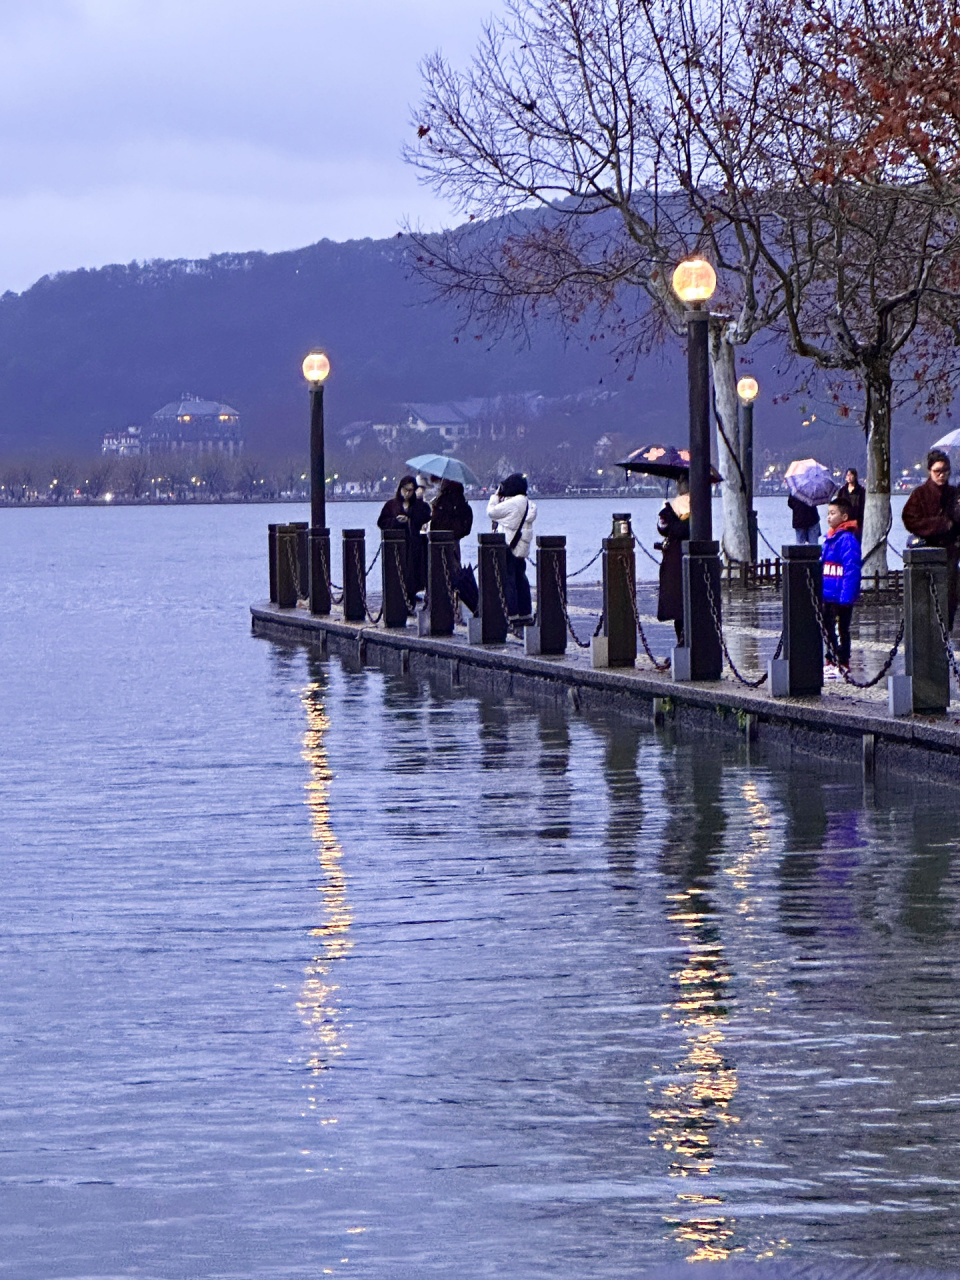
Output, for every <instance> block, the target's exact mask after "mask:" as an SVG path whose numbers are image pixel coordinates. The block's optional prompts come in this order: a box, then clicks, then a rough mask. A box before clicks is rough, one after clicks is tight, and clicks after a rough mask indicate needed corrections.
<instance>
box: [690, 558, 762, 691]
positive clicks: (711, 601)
mask: <svg viewBox="0 0 960 1280" xmlns="http://www.w3.org/2000/svg"><path fill="white" fill-rule="evenodd" d="M700 568H701V570H702V572H703V585H704V586H705V587H706V590H707V604H708V605H709V607H710V616H711V618H712V619H713V629H714V631H716V633H717V639H718V640H719V641H720V648H721V649H722V650H723V656H724V657H725V658H726V660H727V666H728V667H729V668H730V670H731V671H732V672H733V674H734V677H735V678H736V679H737V680H739V681H740V683H741V684H742V685H746V687H747V688H748V689H759V688H760V686H761V685H762V684H764V683H765V681H766V680H767V677H768V676H769V675H770V672H769V671H765V672H764V673H763V675H762V676H758V677H757V678H756V680H750V679H748V678H747V677H746V676H745V675H743V674H742V673H741V672H740V671H739V670H738V669H737V664H736V663H735V662H734V660H733V659H732V658H731V657H730V650H729V649H728V648H727V642H726V640H725V639H724V635H723V624H722V622H721V620H720V610H719V609H718V608H717V597H716V596H715V595H714V594H713V583H712V582H711V581H710V570H709V569H708V568H707V566H706V565H705V564H701V566H700ZM782 648H783V636H782V635H781V637H780V643H779V644H778V645H777V651H776V653H775V654H774V655H773V656H774V658H777V657H778V656H779V654H780V651H781V649H782Z"/></svg>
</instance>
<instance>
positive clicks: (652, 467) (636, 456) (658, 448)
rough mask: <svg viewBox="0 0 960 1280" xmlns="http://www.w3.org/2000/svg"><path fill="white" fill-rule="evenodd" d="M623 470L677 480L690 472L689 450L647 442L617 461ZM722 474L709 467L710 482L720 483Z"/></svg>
mask: <svg viewBox="0 0 960 1280" xmlns="http://www.w3.org/2000/svg"><path fill="white" fill-rule="evenodd" d="M617 466H618V467H623V469H624V471H636V472H639V473H640V474H641V475H645V476H664V477H665V478H666V479H668V480H679V479H680V477H681V476H688V475H689V474H690V450H689V449H678V448H677V447H676V446H675V445H672V444H648V445H646V446H645V447H644V448H642V449H634V451H633V453H631V454H629V455H628V457H626V458H624V460H623V462H618V463H617ZM722 481H723V476H722V475H721V474H720V472H719V471H718V470H717V469H716V467H714V466H711V468H710V483H711V484H720V483H721V482H722Z"/></svg>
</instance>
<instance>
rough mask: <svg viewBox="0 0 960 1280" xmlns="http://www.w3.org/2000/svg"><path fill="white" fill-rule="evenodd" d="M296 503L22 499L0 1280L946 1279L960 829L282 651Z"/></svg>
mask: <svg viewBox="0 0 960 1280" xmlns="http://www.w3.org/2000/svg"><path fill="white" fill-rule="evenodd" d="M621 505H623V506H624V509H627V506H626V505H624V504H623V503H622V500H621V502H615V503H611V504H608V506H607V513H606V514H604V515H603V519H602V524H603V526H604V527H603V528H601V529H600V530H599V531H598V534H597V535H595V536H594V541H593V543H592V544H591V543H590V540H589V538H588V537H587V535H586V532H585V531H584V530H583V529H582V528H580V522H581V521H586V520H587V517H588V516H590V513H591V510H592V508H591V507H590V504H584V505H583V506H581V505H579V504H574V503H569V502H567V503H556V504H551V506H556V507H558V508H560V507H562V508H563V510H564V511H566V512H569V513H570V514H569V515H568V516H567V517H566V522H567V527H568V528H572V527H574V526H576V527H577V528H578V529H579V530H580V531H579V532H578V533H577V535H576V536H577V537H578V538H581V546H582V549H583V550H584V551H588V550H590V548H591V546H592V547H593V548H594V549H595V546H596V540H595V537H596V536H599V534H602V533H605V532H606V526H607V524H608V520H609V514H608V513H609V510H612V509H614V508H616V509H619V508H620V506H621ZM633 507H634V510H635V512H636V511H638V510H639V504H636V503H634V504H633ZM549 513H550V512H549V508H548V506H547V504H546V503H545V504H544V515H545V516H546V515H547V514H549ZM297 514H299V513H298V511H297V509H296V508H291V507H284V508H267V507H258V508H245V507H180V508H157V507H152V508H150V507H148V508H118V509H114V510H111V509H68V510H63V511H55V510H26V511H0V604H2V608H0V655H2V664H3V665H2V671H3V677H2V679H3V695H4V696H3V739H2V740H3V744H4V754H3V768H2V771H0V854H2V868H3V872H2V895H0V1033H2V1034H0V1046H2V1049H0V1055H2V1056H0V1107H2V1128H0V1275H3V1276H10V1277H11V1280H67V1278H69V1280H90V1278H92V1277H96V1278H97V1280H113V1278H114V1277H128V1276H136V1277H148V1278H151V1280H152V1278H157V1280H195V1278H198V1277H203V1278H204V1280H207V1278H211V1280H212V1278H214V1277H216V1278H217V1280H254V1278H257V1280H259V1278H260V1277H268V1278H272V1277H292V1278H296V1280H314V1278H315V1277H320V1276H323V1275H327V1274H329V1275H335V1276H342V1277H364V1278H366V1277H376V1278H377V1280H418V1278H420V1277H432V1276H436V1277H451V1276H457V1277H463V1278H464V1280H473V1278H474V1277H510V1278H512V1277H518V1278H524V1280H526V1278H527V1277H533V1278H539V1277H544V1278H546V1277H557V1276H571V1277H578V1278H580V1277H583V1278H585V1280H594V1278H600V1277H604V1278H606V1277H618V1278H619V1277H624V1276H633V1275H641V1274H643V1273H645V1272H647V1271H649V1270H650V1269H651V1268H654V1269H655V1268H657V1267H658V1266H661V1265H667V1264H679V1263H682V1262H683V1261H684V1260H687V1259H694V1260H698V1261H721V1260H724V1259H727V1260H738V1261H742V1262H747V1261H755V1260H761V1262H762V1268H763V1270H764V1271H765V1272H766V1273H767V1274H770V1275H774V1274H777V1273H778V1271H777V1269H778V1267H779V1265H780V1264H781V1263H782V1262H793V1263H809V1264H816V1263H823V1264H827V1263H829V1264H830V1265H831V1266H832V1265H834V1264H835V1263H837V1261H838V1260H839V1266H840V1274H843V1268H844V1266H846V1267H848V1268H849V1267H850V1266H852V1265H853V1264H854V1263H855V1262H857V1261H867V1262H872V1263H889V1264H890V1265H891V1266H893V1267H894V1268H902V1269H903V1270H904V1271H906V1270H907V1269H909V1268H917V1267H920V1266H924V1267H931V1268H937V1269H941V1270H944V1271H960V1230H958V1225H957V1224H958V1210H960V1173H958V1169H960V1010H958V1003H957V996H956V992H957V983H958V979H960V951H958V941H960V871H958V852H960V804H958V803H957V801H956V799H955V798H954V797H953V796H951V795H950V794H949V793H946V794H945V793H943V792H936V793H934V794H931V795H925V794H924V793H923V791H922V789H920V788H917V787H913V788H911V789H909V790H905V791H904V792H902V793H899V792H896V791H893V792H886V791H884V792H876V793H874V792H872V791H868V792H864V790H863V788H862V786H861V784H860V782H859V779H858V777H857V775H856V773H855V772H851V773H850V774H849V775H845V774H843V773H842V772H837V771H833V772H831V771H829V770H827V769H821V768H818V767H816V766H815V765H812V764H811V765H806V766H804V765H796V766H795V767H793V768H792V769H790V770H789V771H786V770H784V771H777V770H770V769H767V768H763V767H761V766H758V765H757V764H751V763H750V762H749V761H748V760H747V759H746V757H745V755H744V754H743V752H742V750H739V749H736V748H724V749H723V750H721V749H720V748H718V747H717V746H716V744H714V743H710V744H707V745H706V746H704V745H682V746H677V745H671V743H670V742H669V741H665V740H663V739H661V738H657V737H655V736H654V735H653V734H652V733H650V732H648V731H646V730H645V729H642V728H639V727H637V726H634V725H630V724H626V723H623V722H617V721H616V720H613V719H607V720H604V719H595V720H593V719H586V718H583V717H578V716H575V715H573V714H572V713H571V715H570V717H569V718H567V717H566V716H564V715H562V714H560V713H557V712H550V713H547V712H545V711H538V710H537V709H536V708H533V707H531V706H528V705H524V704H522V703H519V702H512V701H506V702H504V701H498V702H496V703H493V702H483V701H478V700H477V699H475V698H472V697H469V696H467V695H465V694H458V695H456V696H452V697H451V696H449V695H446V694H443V693H442V692H441V691H440V690H439V689H436V688H431V687H430V686H429V684H426V683H423V682H419V681H417V680H414V679H411V678H410V677H385V676H384V675H382V674H381V673H379V672H378V671H376V670H370V669H368V670H364V671H350V670H347V669H345V668H344V667H343V666H341V664H340V663H339V662H338V661H336V660H331V661H329V662H321V661H319V660H318V659H317V658H315V657H311V656H308V655H307V654H306V653H305V652H304V651H303V650H300V649H297V648H285V647H282V646H279V645H274V644H271V643H268V642H266V641H260V640H254V639H252V638H251V636H250V634H249V617H248V612H247V605H248V603H249V602H250V601H252V600H254V599H259V598H262V596H263V595H264V594H265V582H266V534H265V527H266V523H267V521H268V520H278V519H279V520H285V519H290V518H295V517H296V515H297ZM330 515H331V523H332V524H333V525H334V527H335V528H337V527H341V526H342V525H344V524H346V525H347V526H351V525H353V524H354V523H357V524H360V523H364V522H365V521H362V520H358V518H357V517H358V508H357V507H355V506H345V505H344V506H332V507H331V509H330ZM590 518H592V516H590ZM544 523H545V524H546V520H545V522H544ZM637 525H638V529H639V528H640V521H639V520H638V521H637ZM542 531H543V532H556V531H562V530H557V529H551V528H546V527H544V526H542ZM584 558H588V557H587V556H585V557H584ZM573 563H574V556H573V554H572V553H571V564H573ZM701 1271H702V1268H701Z"/></svg>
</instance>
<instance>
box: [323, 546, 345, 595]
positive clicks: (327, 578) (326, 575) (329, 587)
mask: <svg viewBox="0 0 960 1280" xmlns="http://www.w3.org/2000/svg"><path fill="white" fill-rule="evenodd" d="M318 550H319V552H320V568H321V569H322V570H323V577H324V581H325V582H326V584H327V595H328V596H329V597H330V601H331V603H332V604H343V591H342V590H341V592H340V596H339V598H338V597H337V596H335V595H334V594H333V583H332V582H331V581H330V566H329V565H328V564H327V557H326V555H325V554H324V550H323V543H322V542H321V543H320V546H319V548H318Z"/></svg>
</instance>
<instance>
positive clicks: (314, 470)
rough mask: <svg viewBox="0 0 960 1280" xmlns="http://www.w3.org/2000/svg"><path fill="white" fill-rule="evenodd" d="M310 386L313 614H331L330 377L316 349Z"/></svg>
mask: <svg viewBox="0 0 960 1280" xmlns="http://www.w3.org/2000/svg"><path fill="white" fill-rule="evenodd" d="M302 368H303V376H304V377H305V378H306V380H307V383H308V384H309V386H310V537H309V543H310V612H311V613H329V612H330V530H329V529H328V528H327V486H326V477H325V475H324V462H323V453H324V440H323V384H324V383H325V382H326V380H327V378H328V376H329V374H330V360H329V358H328V356H327V354H326V352H325V351H320V350H319V349H316V348H315V349H314V350H313V351H311V352H310V353H309V354H308V355H307V356H306V357H305V358H304V361H303V366H302Z"/></svg>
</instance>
